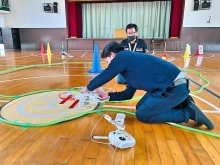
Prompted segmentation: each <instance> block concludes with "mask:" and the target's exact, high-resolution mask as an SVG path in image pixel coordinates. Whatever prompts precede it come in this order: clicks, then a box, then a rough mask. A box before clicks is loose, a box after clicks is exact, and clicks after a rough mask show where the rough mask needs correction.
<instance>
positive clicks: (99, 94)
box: [95, 88, 109, 100]
mask: <svg viewBox="0 0 220 165" xmlns="http://www.w3.org/2000/svg"><path fill="white" fill-rule="evenodd" d="M95 92H96V93H97V95H98V96H99V97H100V98H101V100H106V99H108V98H109V96H108V93H106V92H104V91H101V90H100V89H99V88H98V89H96V90H95Z"/></svg>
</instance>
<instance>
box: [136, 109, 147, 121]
mask: <svg viewBox="0 0 220 165" xmlns="http://www.w3.org/2000/svg"><path fill="white" fill-rule="evenodd" d="M136 118H137V120H139V121H141V122H143V123H149V118H150V116H148V115H147V114H143V113H140V112H139V111H136Z"/></svg>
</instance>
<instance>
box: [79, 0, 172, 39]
mask: <svg viewBox="0 0 220 165" xmlns="http://www.w3.org/2000/svg"><path fill="white" fill-rule="evenodd" d="M170 10H171V1H156V2H127V3H90V4H89V3H88V4H83V5H82V15H83V38H113V37H114V30H115V29H125V28H126V25H127V24H129V23H134V24H137V26H138V29H139V30H138V36H139V37H140V38H152V37H153V36H154V37H155V38H163V37H165V38H168V36H169V24H170Z"/></svg>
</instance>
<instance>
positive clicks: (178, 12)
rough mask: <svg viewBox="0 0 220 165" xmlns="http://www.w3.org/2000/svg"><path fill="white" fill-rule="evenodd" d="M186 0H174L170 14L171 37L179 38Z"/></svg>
mask: <svg viewBox="0 0 220 165" xmlns="http://www.w3.org/2000/svg"><path fill="white" fill-rule="evenodd" d="M184 5H185V0H172V4H171V14H170V31H169V32H170V35H169V37H170V38H179V37H180V32H181V28H182V21H183V14H184Z"/></svg>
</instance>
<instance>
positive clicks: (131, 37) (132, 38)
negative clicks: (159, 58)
mask: <svg viewBox="0 0 220 165" xmlns="http://www.w3.org/2000/svg"><path fill="white" fill-rule="evenodd" d="M134 39H136V36H128V41H129V42H130V41H133V40H134Z"/></svg>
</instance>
